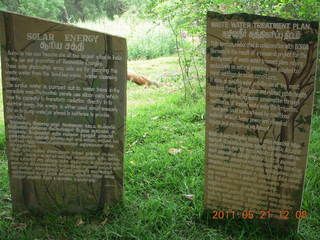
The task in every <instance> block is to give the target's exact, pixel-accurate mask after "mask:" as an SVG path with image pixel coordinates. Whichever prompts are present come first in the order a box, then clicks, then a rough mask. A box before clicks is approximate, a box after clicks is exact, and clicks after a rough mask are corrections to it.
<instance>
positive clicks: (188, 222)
mask: <svg viewBox="0 0 320 240" xmlns="http://www.w3.org/2000/svg"><path fill="white" fill-rule="evenodd" d="M186 224H187V225H188V226H189V227H191V226H192V225H194V222H192V221H187V222H186Z"/></svg>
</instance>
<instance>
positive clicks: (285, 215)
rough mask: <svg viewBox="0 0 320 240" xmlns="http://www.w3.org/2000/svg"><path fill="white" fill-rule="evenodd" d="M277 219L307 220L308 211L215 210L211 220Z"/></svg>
mask: <svg viewBox="0 0 320 240" xmlns="http://www.w3.org/2000/svg"><path fill="white" fill-rule="evenodd" d="M271 218H277V219H281V220H289V219H292V218H293V219H299V220H300V219H306V218H308V214H307V211H305V210H297V211H289V210H279V211H278V212H274V211H273V212H271V211H270V210H259V211H254V210H242V211H234V210H213V211H211V219H212V220H222V219H245V220H251V219H261V220H265V219H271Z"/></svg>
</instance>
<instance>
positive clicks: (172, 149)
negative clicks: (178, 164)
mask: <svg viewBox="0 0 320 240" xmlns="http://www.w3.org/2000/svg"><path fill="white" fill-rule="evenodd" d="M181 151H182V149H181V148H169V151H168V152H169V153H170V154H172V155H176V154H178V153H180V152H181Z"/></svg>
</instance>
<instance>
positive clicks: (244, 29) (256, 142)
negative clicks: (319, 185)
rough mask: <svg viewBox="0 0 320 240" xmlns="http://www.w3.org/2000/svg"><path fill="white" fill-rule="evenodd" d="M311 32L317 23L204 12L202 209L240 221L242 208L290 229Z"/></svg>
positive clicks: (309, 82) (300, 171) (308, 100)
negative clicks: (205, 76)
mask: <svg viewBox="0 0 320 240" xmlns="http://www.w3.org/2000/svg"><path fill="white" fill-rule="evenodd" d="M317 37H318V23H317V22H305V21H292V20H286V19H280V18H273V17H263V16H257V15H248V14H230V15H223V14H218V13H214V12H209V13H208V19H207V92H206V94H207V95H206V164H205V207H206V208H207V209H215V210H224V209H227V210H229V213H230V210H233V211H234V212H235V213H236V214H240V218H245V219H248V212H245V214H244V215H242V216H241V214H242V213H243V212H244V211H252V212H250V217H249V218H251V216H253V217H254V218H257V219H260V218H261V219H269V218H270V219H274V220H275V219H277V220H276V222H280V223H282V224H284V225H287V224H288V225H289V223H290V225H291V224H292V225H291V226H292V227H293V229H296V227H297V224H298V220H299V218H301V215H302V214H301V212H299V210H300V206H301V200H302V193H303V182H304V176H305V167H306V160H307V152H308V142H309V133H310V122H311V115H312V105H313V95H314V85H315V72H316V71H315V70H316V62H317V61H316V58H317ZM261 216H262V217H261ZM230 217H232V216H229V218H230ZM287 219H288V220H291V221H285V220H287ZM278 220H279V221H278ZM282 220H283V221H282Z"/></svg>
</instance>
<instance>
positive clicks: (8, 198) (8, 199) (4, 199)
mask: <svg viewBox="0 0 320 240" xmlns="http://www.w3.org/2000/svg"><path fill="white" fill-rule="evenodd" d="M2 201H4V202H12V199H11V198H10V197H6V198H3V199H2Z"/></svg>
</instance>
